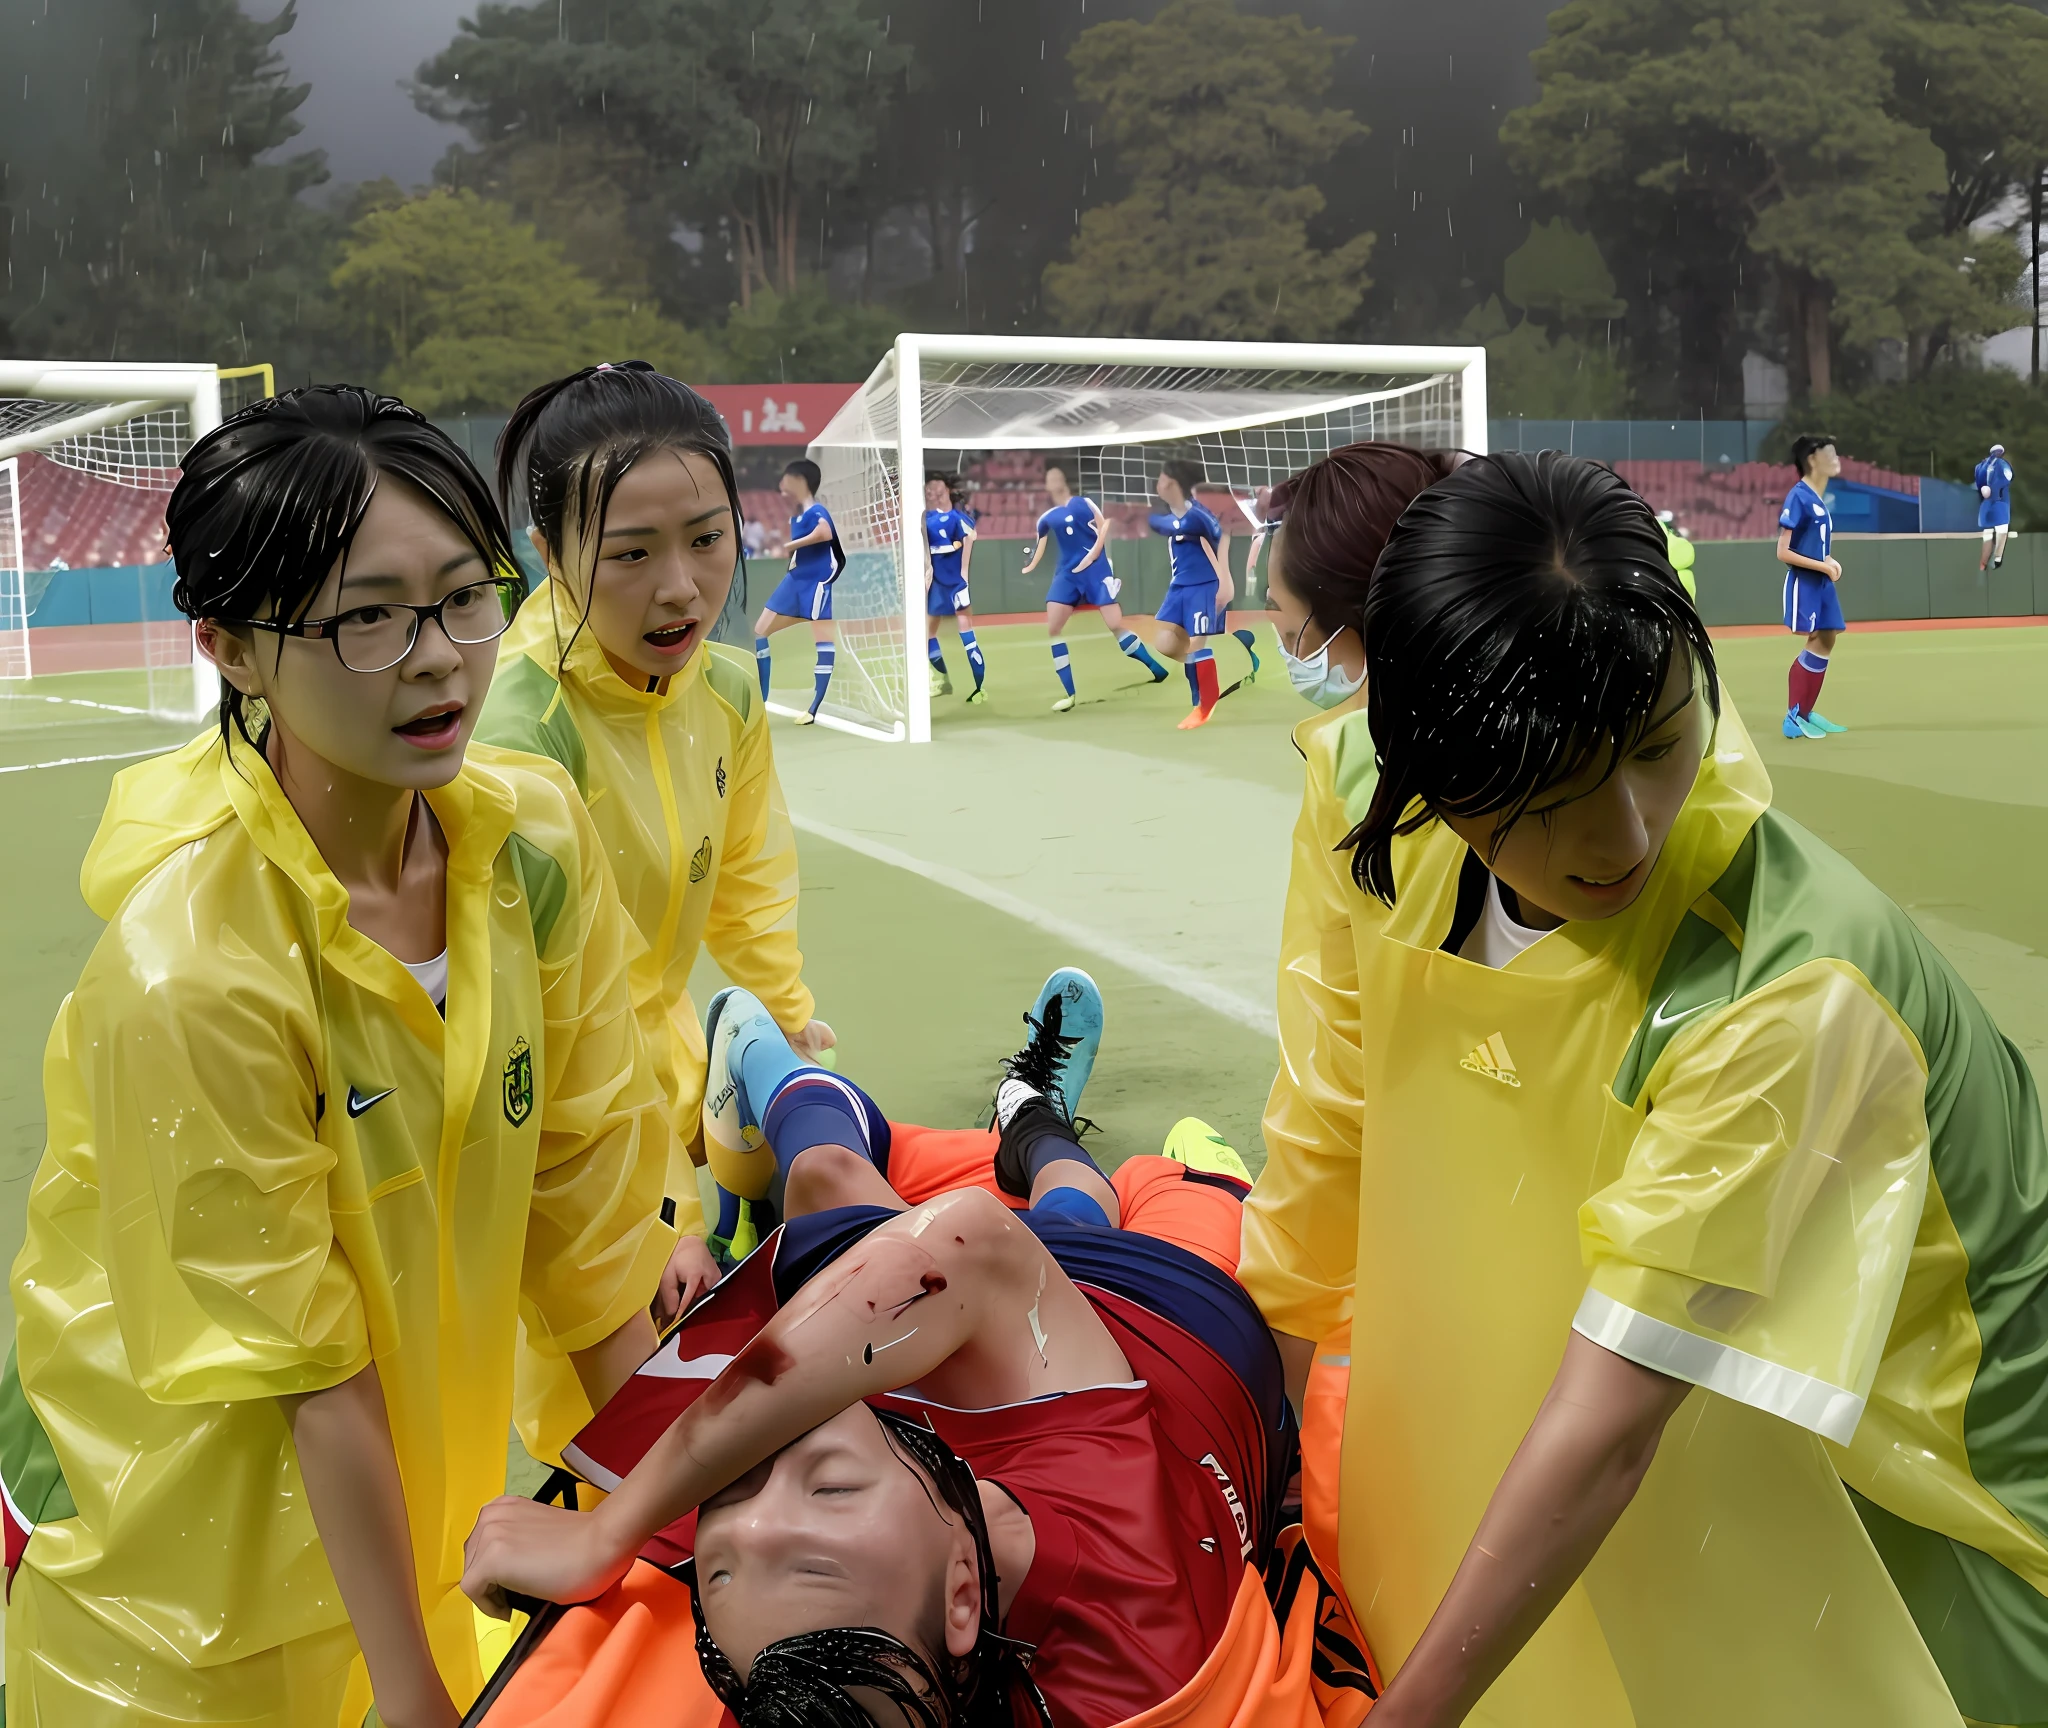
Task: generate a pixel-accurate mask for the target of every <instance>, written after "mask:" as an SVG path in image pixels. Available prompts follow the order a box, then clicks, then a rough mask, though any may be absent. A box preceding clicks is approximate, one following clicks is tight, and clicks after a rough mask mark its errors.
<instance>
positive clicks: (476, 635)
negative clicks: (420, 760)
mask: <svg viewBox="0 0 2048 1728" xmlns="http://www.w3.org/2000/svg"><path fill="white" fill-rule="evenodd" d="M525 598H526V580H525V578H524V577H521V576H493V577H489V578H487V579H486V580H484V581H482V582H469V583H465V584H464V585H463V586H462V587H460V588H458V589H456V590H455V591H454V592H453V593H452V594H444V595H442V597H441V598H440V599H438V600H436V601H435V602H434V603H433V605H431V606H415V605H413V604H411V602H409V601H404V600H380V601H378V602H377V603H376V604H374V605H370V606H351V607H350V608H349V609H348V610H347V611H346V612H337V613H335V614H334V615H333V616H332V617H331V618H301V619H300V620H299V621H298V622H297V623H296V624H280V623H278V622H277V621H276V620H275V619H273V618H243V619H240V620H238V622H240V623H242V624H245V625H247V626H248V627H249V628H250V629H253V630H268V631H271V632H272V633H273V634H275V635H278V636H303V637H306V638H307V639H308V640H312V639H315V638H320V637H324V638H326V640H328V641H329V642H332V643H333V644H334V655H335V658H336V659H338V660H339V661H340V662H341V663H342V665H344V666H346V667H347V668H348V669H349V670H350V671H351V672H388V671H389V670H390V669H391V668H392V667H394V666H396V665H397V664H398V663H399V661H401V660H403V659H404V658H405V657H406V656H407V655H408V654H410V653H411V652H412V648H413V644H414V643H415V642H417V641H418V640H419V639H420V626H421V625H422V624H424V623H426V621H427V620H428V619H429V618H431V619H433V620H434V621H435V622H436V623H437V624H439V625H440V626H441V629H442V631H443V632H444V633H445V634H446V636H447V638H448V640H449V641H451V642H454V643H458V644H460V645H462V646H464V647H474V646H475V645H476V644H477V643H479V642H495V641H497V639H498V638H499V637H500V636H502V635H504V634H505V632H506V631H507V630H509V629H511V628H512V616H513V614H514V613H516V612H517V611H518V610H519V603H520V602H521V601H522V600H524V599H525Z"/></svg>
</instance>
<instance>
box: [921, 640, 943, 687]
mask: <svg viewBox="0 0 2048 1728" xmlns="http://www.w3.org/2000/svg"><path fill="white" fill-rule="evenodd" d="M924 657H925V658H926V659H927V660H929V661H930V662H931V663H932V669H933V670H934V671H936V672H937V673H938V675H939V676H940V677H941V678H943V677H945V676H946V657H945V655H943V654H942V653H940V652H939V639H938V638H937V637H936V636H927V637H926V638H925V639H924Z"/></svg>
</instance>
